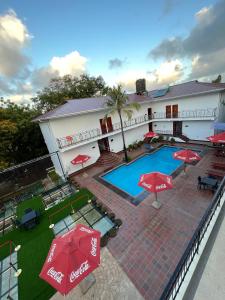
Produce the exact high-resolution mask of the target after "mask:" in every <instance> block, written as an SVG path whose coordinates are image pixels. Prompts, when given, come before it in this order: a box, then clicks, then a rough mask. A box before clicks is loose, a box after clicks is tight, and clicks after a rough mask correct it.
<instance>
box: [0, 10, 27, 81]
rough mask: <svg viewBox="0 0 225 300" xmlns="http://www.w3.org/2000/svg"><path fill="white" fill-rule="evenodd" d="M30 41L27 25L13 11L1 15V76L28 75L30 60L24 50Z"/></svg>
mask: <svg viewBox="0 0 225 300" xmlns="http://www.w3.org/2000/svg"><path fill="white" fill-rule="evenodd" d="M30 39H31V35H30V34H29V32H28V29H27V27H26V25H25V24H24V23H23V22H22V21H21V20H20V19H19V18H18V17H17V15H16V13H15V12H14V11H13V10H10V11H8V12H7V13H6V14H4V15H0V57H1V64H0V75H1V76H5V77H15V76H18V75H22V76H24V75H27V73H28V69H27V66H28V63H29V58H28V57H27V56H26V55H25V54H24V53H23V49H24V47H25V46H26V44H27V42H29V40H30Z"/></svg>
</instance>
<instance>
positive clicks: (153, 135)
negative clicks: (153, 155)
mask: <svg viewBox="0 0 225 300" xmlns="http://www.w3.org/2000/svg"><path fill="white" fill-rule="evenodd" d="M157 136H158V134H157V133H155V132H153V131H149V132H147V133H146V134H145V135H144V137H145V138H153V137H157Z"/></svg>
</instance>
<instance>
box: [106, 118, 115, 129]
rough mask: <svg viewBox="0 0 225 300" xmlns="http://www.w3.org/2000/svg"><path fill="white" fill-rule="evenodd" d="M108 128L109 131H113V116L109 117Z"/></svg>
mask: <svg viewBox="0 0 225 300" xmlns="http://www.w3.org/2000/svg"><path fill="white" fill-rule="evenodd" d="M106 123H107V128H108V132H112V131H113V125H112V119H111V117H108V118H107V122H106Z"/></svg>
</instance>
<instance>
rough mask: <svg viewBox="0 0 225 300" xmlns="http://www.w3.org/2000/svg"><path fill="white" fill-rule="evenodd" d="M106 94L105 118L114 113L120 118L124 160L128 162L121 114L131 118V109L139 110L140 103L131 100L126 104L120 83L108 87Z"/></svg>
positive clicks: (125, 97) (126, 98) (126, 100)
mask: <svg viewBox="0 0 225 300" xmlns="http://www.w3.org/2000/svg"><path fill="white" fill-rule="evenodd" d="M107 96H108V97H109V98H108V100H107V102H106V107H107V109H108V112H107V113H106V116H105V118H107V116H108V115H113V114H115V113H118V115H119V119H120V126H121V134H122V140H123V149H124V156H125V161H126V162H128V155H127V148H126V143H125V136H124V130H123V115H126V116H127V118H128V119H131V117H132V115H133V110H134V109H135V110H139V108H140V104H139V103H136V102H132V103H129V104H128V103H127V102H128V97H127V95H126V94H125V92H123V91H122V87H121V85H118V86H117V87H113V88H110V89H109V91H108V93H107Z"/></svg>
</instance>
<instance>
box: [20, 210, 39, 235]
mask: <svg viewBox="0 0 225 300" xmlns="http://www.w3.org/2000/svg"><path fill="white" fill-rule="evenodd" d="M14 222H15V225H16V226H17V227H19V228H24V229H26V230H29V229H33V228H34V227H35V226H37V225H38V224H39V223H40V211H36V210H34V209H32V208H27V209H26V210H25V211H24V215H23V216H22V219H21V220H18V219H16V220H15V221H14Z"/></svg>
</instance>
